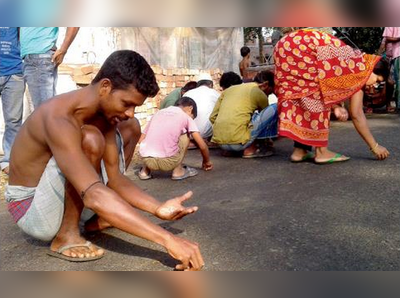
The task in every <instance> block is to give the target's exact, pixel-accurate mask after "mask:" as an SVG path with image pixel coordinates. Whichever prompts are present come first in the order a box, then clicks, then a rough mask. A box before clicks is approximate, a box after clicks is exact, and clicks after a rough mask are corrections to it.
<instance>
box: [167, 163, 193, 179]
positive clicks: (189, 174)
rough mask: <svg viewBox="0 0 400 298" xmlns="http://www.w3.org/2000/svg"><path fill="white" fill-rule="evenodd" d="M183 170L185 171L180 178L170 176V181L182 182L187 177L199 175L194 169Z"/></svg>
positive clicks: (185, 167)
mask: <svg viewBox="0 0 400 298" xmlns="http://www.w3.org/2000/svg"><path fill="white" fill-rule="evenodd" d="M183 168H184V169H185V173H184V174H183V175H182V176H177V177H174V176H172V177H171V179H172V180H183V179H186V178H189V177H194V176H196V175H197V174H198V173H199V172H198V171H197V170H196V169H194V168H191V167H188V166H183Z"/></svg>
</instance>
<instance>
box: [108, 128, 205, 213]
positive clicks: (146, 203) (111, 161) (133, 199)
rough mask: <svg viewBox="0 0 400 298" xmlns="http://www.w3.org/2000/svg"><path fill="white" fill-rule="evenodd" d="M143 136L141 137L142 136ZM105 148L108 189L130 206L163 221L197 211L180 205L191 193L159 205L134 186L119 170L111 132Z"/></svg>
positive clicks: (113, 134) (116, 151)
mask: <svg viewBox="0 0 400 298" xmlns="http://www.w3.org/2000/svg"><path fill="white" fill-rule="evenodd" d="M142 136H143V135H142ZM105 139H106V148H105V153H104V157H103V160H104V163H105V166H106V170H107V176H108V178H109V181H108V185H107V186H108V187H109V188H111V189H113V190H114V191H115V192H116V193H118V195H119V196H121V197H122V198H123V199H124V200H125V201H126V202H128V203H129V204H130V205H131V206H133V207H135V208H138V209H140V210H142V211H145V212H148V213H150V214H153V215H155V216H157V217H158V218H160V219H163V220H178V219H180V218H182V217H184V216H186V215H188V214H192V213H194V212H196V211H197V210H198V208H197V207H188V208H185V207H183V205H182V203H183V202H185V201H186V200H188V199H190V198H191V196H192V194H193V193H192V192H188V193H186V194H184V195H182V196H180V197H176V198H174V199H172V200H169V201H167V202H165V203H161V202H159V201H158V200H156V199H155V198H154V197H152V196H151V195H149V194H148V193H146V192H144V191H143V190H141V189H140V188H139V187H138V186H136V185H135V184H134V183H133V182H132V181H131V180H130V179H129V178H128V177H126V176H124V175H123V174H121V172H120V170H119V158H118V149H117V145H116V142H115V131H114V130H112V131H110V132H109V133H107V134H106V136H105Z"/></svg>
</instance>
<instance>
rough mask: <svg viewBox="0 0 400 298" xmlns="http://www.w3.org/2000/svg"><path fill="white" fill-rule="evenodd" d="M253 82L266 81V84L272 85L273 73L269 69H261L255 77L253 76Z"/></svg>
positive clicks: (273, 83)
mask: <svg viewBox="0 0 400 298" xmlns="http://www.w3.org/2000/svg"><path fill="white" fill-rule="evenodd" d="M253 81H254V82H256V83H258V84H262V83H264V82H268V86H270V87H272V88H273V87H274V86H275V82H274V73H273V72H272V71H270V70H263V71H260V72H259V73H258V74H257V75H256V76H255V77H254V80H253Z"/></svg>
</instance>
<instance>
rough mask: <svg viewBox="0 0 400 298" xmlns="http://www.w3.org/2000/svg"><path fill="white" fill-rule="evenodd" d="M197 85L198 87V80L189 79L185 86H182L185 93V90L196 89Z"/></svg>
mask: <svg viewBox="0 0 400 298" xmlns="http://www.w3.org/2000/svg"><path fill="white" fill-rule="evenodd" d="M196 87H197V82H195V81H189V82H187V83H186V85H185V86H183V87H182V89H181V90H182V92H183V93H185V92H188V91H189V90H192V89H194V88H196Z"/></svg>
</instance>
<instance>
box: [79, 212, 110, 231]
mask: <svg viewBox="0 0 400 298" xmlns="http://www.w3.org/2000/svg"><path fill="white" fill-rule="evenodd" d="M108 228H112V225H111V224H109V223H108V222H107V221H105V220H104V219H102V218H101V217H98V216H97V215H95V216H93V217H92V218H91V219H89V220H88V221H87V222H86V224H85V231H86V232H90V233H92V232H100V231H103V230H105V229H108Z"/></svg>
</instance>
